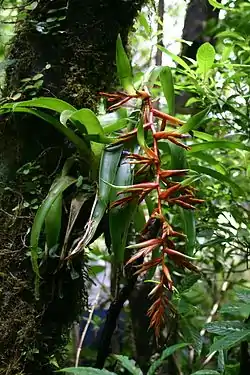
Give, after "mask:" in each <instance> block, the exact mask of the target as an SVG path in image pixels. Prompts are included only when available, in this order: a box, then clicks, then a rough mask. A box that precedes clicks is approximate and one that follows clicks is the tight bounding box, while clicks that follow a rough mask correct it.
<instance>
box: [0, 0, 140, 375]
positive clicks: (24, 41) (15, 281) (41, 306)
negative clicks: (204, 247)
mask: <svg viewBox="0 0 250 375" xmlns="http://www.w3.org/2000/svg"><path fill="white" fill-rule="evenodd" d="M143 3H144V1H143V0H137V1H136V0H126V1H125V0H106V1H104V0H86V1H82V0H71V1H70V2H69V9H68V10H67V12H66V13H65V14H64V15H65V17H66V18H65V19H63V20H62V21H60V22H59V23H57V24H56V26H55V27H54V28H53V27H52V28H50V29H49V28H48V25H46V20H47V18H48V11H49V10H51V9H53V8H57V9H59V8H62V7H63V6H65V1H60V0H53V1H48V0H40V1H39V3H38V6H37V8H36V9H35V10H34V11H32V12H31V13H30V14H29V15H28V17H27V19H26V20H25V21H24V22H22V24H19V25H18V27H17V30H16V36H15V37H14V39H13V41H12V43H11V46H10V48H9V56H8V57H9V58H10V59H14V60H15V63H14V64H13V65H12V66H10V67H9V68H8V69H7V74H6V86H5V95H6V96H10V95H11V94H13V93H15V92H19V91H20V90H19V89H20V87H21V85H22V82H21V80H22V79H24V78H27V77H32V76H34V75H35V74H36V73H40V72H41V71H42V72H43V74H44V84H43V86H42V88H41V89H40V92H39V95H45V96H55V97H58V98H60V99H63V100H66V101H68V102H70V103H71V104H73V105H75V106H76V107H78V108H79V107H89V108H92V109H95V108H96V104H97V100H98V92H99V91H103V90H112V89H114V87H115V85H116V83H117V80H116V69H115V43H116V38H117V34H118V33H121V35H122V36H123V39H124V40H125V41H126V38H127V34H128V31H129V28H130V27H131V25H132V23H133V19H134V17H135V16H136V13H137V10H138V9H139V8H140V6H141V5H142V4H143ZM60 12H61V11H60V10H58V15H60V16H61V13H60ZM41 25H43V26H44V27H45V29H46V28H47V29H46V30H47V31H48V34H43V33H41V32H40V31H38V30H40V29H39V27H40V28H41ZM38 26H39V27H38ZM61 31H63V33H61ZM47 64H50V66H51V67H50V68H49V69H45V70H44V68H45V66H46V65H47ZM27 97H28V95H27V92H23V93H22V99H25V98H27ZM0 127H1V133H2V134H1V139H0V149H1V160H0V165H4V166H6V170H5V172H4V176H2V177H3V181H4V183H5V181H6V179H8V180H9V181H8V185H9V186H10V187H11V189H13V190H7V191H4V195H3V197H2V199H1V210H0V225H1V232H0V275H2V279H3V282H2V283H1V295H0V298H1V307H0V309H1V310H0V316H1V323H0V346H1V347H4V350H1V351H0V352H1V354H0V363H1V365H0V374H8V375H21V374H22V375H51V374H52V372H53V370H54V366H53V365H52V364H51V363H50V358H51V356H52V355H56V356H58V355H59V356H60V352H61V350H62V347H63V345H64V344H65V342H66V340H67V337H68V332H69V329H70V327H71V324H72V322H73V321H74V320H75V319H77V317H78V315H79V314H80V312H81V311H82V309H83V307H84V306H85V305H86V293H85V283H84V281H85V280H86V275H84V274H83V273H82V271H81V266H82V265H81V262H77V263H76V264H75V268H76V269H77V270H78V273H79V275H80V277H79V278H78V279H76V280H72V278H71V274H70V270H69V269H68V268H67V267H66V266H65V267H63V268H62V269H61V270H60V272H57V273H55V272H54V270H55V267H54V265H53V262H52V263H50V264H47V265H46V267H45V271H44V273H43V279H42V282H41V298H40V301H39V302H38V303H37V302H36V301H35V300H34V296H33V282H34V274H33V272H32V270H31V264H30V258H29V257H28V256H27V247H26V243H27V238H28V229H29V228H30V226H31V223H32V219H33V215H32V214H31V213H30V212H29V213H28V214H27V213H21V214H20V215H19V216H21V217H15V213H13V211H12V209H13V207H15V205H17V204H18V202H19V200H20V199H21V200H22V199H23V197H24V196H25V193H26V191H25V189H24V184H23V181H22V180H21V179H18V178H17V177H16V176H15V171H16V169H17V168H19V167H20V166H21V165H23V164H24V163H26V162H28V161H32V160H35V159H36V158H37V157H38V155H39V154H40V153H41V152H42V151H44V150H46V149H51V150H56V154H55V153H54V154H53V152H52V153H50V154H49V155H50V156H48V158H46V160H45V162H44V163H43V172H44V176H50V175H51V173H53V172H54V171H55V169H56V168H57V167H58V166H59V168H60V165H61V164H62V163H63V162H64V160H65V158H66V157H68V156H69V155H71V154H72V153H73V152H75V149H74V148H73V147H72V146H71V145H69V143H68V142H66V141H65V139H64V138H63V137H62V136H61V135H60V134H58V133H57V132H56V131H55V130H54V129H52V127H51V126H49V125H48V124H44V123H42V122H40V121H38V120H36V119H34V118H30V117H27V116H26V117H20V116H15V117H11V118H10V119H9V120H8V122H3V121H1V124H0ZM55 155H57V156H55ZM58 155H60V157H59V156H58ZM58 159H60V161H61V163H59V164H58ZM46 178H47V177H45V179H44V180H45V181H46ZM46 185H47V182H46V184H45V186H44V188H45V187H46V188H47V186H46ZM45 190H46V189H45ZM45 195H46V191H44V196H45ZM90 203H91V202H90ZM90 208H91V206H90ZM13 215H14V217H13ZM87 217H88V214H86V215H85V217H84V218H83V220H82V223H83V224H82V225H83V226H84V221H86V220H87ZM82 229H83V227H82Z"/></svg>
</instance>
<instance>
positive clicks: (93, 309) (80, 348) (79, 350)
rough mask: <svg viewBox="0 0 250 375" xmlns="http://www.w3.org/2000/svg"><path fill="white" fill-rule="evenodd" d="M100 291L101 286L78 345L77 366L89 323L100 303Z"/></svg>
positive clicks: (76, 365)
mask: <svg viewBox="0 0 250 375" xmlns="http://www.w3.org/2000/svg"><path fill="white" fill-rule="evenodd" d="M100 293H101V288H100V289H99V291H98V293H97V295H96V297H95V300H94V303H93V306H92V308H91V310H90V313H89V317H88V320H87V323H86V325H85V327H84V330H83V332H82V335H81V339H80V341H79V344H78V347H77V352H76V361H75V367H78V364H79V359H80V354H81V350H82V345H83V341H84V339H85V336H86V333H87V331H88V328H89V325H90V323H91V320H92V316H93V314H94V311H95V308H96V306H97V303H98V300H99V297H100Z"/></svg>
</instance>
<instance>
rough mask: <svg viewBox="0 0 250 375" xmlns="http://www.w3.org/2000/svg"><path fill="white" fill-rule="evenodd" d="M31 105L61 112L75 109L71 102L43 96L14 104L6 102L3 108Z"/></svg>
mask: <svg viewBox="0 0 250 375" xmlns="http://www.w3.org/2000/svg"><path fill="white" fill-rule="evenodd" d="M19 106H20V107H31V108H34V107H35V108H36V107H37V108H45V109H50V110H52V111H55V112H58V113H61V112H63V111H65V110H71V111H75V110H76V109H75V107H73V106H72V105H71V104H69V103H67V102H64V101H63V100H60V99H56V98H46V97H41V98H36V99H32V100H26V101H23V102H18V103H14V104H8V103H7V104H4V105H3V106H2V108H13V110H14V109H15V108H16V107H19Z"/></svg>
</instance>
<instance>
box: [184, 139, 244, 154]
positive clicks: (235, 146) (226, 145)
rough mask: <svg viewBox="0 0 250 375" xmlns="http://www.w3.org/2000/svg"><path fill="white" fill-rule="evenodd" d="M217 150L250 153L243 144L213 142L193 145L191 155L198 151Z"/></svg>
mask: <svg viewBox="0 0 250 375" xmlns="http://www.w3.org/2000/svg"><path fill="white" fill-rule="evenodd" d="M215 148H221V149H231V150H234V149H241V150H246V151H250V147H249V146H246V145H245V144H244V143H242V142H231V141H213V142H205V143H197V144H193V145H191V150H190V151H189V153H193V152H194V153H195V152H198V151H205V150H209V149H215Z"/></svg>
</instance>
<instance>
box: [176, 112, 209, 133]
mask: <svg viewBox="0 0 250 375" xmlns="http://www.w3.org/2000/svg"><path fill="white" fill-rule="evenodd" d="M208 112H209V108H206V109H203V111H201V112H199V113H196V114H195V115H194V116H192V117H190V119H189V120H188V121H187V122H186V124H184V125H182V126H181V127H180V128H179V129H178V130H177V132H178V133H181V134H183V133H188V132H189V131H191V130H195V129H197V128H198V127H199V126H200V125H201V124H202V122H203V121H204V120H205V118H206V117H207V114H208Z"/></svg>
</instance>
